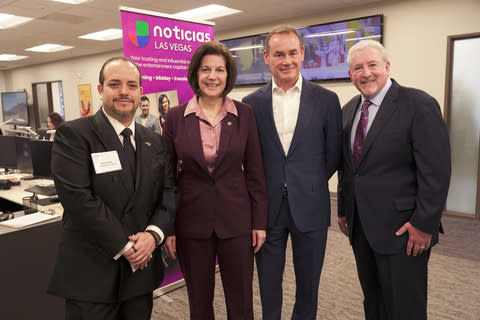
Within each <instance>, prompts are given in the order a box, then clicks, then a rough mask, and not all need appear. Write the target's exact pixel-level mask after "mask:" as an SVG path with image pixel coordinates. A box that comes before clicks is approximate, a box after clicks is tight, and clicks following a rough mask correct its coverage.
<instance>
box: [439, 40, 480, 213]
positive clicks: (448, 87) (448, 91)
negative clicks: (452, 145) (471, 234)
mask: <svg viewBox="0 0 480 320" xmlns="http://www.w3.org/2000/svg"><path fill="white" fill-rule="evenodd" d="M474 38H480V32H475V33H467V34H459V35H452V36H448V38H447V62H446V65H447V70H446V72H445V104H444V106H445V122H446V123H447V127H448V131H449V132H450V130H451V128H450V121H451V115H452V75H453V56H454V47H455V46H454V44H455V41H456V40H466V39H474ZM476 195H477V199H476V200H477V201H476V204H475V215H473V216H472V215H470V214H466V213H462V212H455V211H447V210H445V211H444V213H446V214H450V215H455V216H461V217H467V218H474V219H479V220H480V141H479V145H478V163H477V192H476Z"/></svg>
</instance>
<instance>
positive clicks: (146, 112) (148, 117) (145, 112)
mask: <svg viewBox="0 0 480 320" xmlns="http://www.w3.org/2000/svg"><path fill="white" fill-rule="evenodd" d="M140 109H141V110H142V113H141V114H140V115H138V116H136V117H135V122H136V123H138V124H141V125H142V126H144V127H146V128H149V129H152V130H153V131H155V132H156V133H158V134H160V133H161V132H160V122H159V121H158V118H157V117H155V116H154V115H153V114H150V100H149V99H148V97H147V96H142V97H141V98H140Z"/></svg>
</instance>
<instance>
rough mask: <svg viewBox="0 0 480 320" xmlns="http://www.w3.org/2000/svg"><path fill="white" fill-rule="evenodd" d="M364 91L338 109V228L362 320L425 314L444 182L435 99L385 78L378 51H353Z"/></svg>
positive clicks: (446, 171) (446, 149) (372, 47)
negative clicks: (353, 267) (353, 270)
mask: <svg viewBox="0 0 480 320" xmlns="http://www.w3.org/2000/svg"><path fill="white" fill-rule="evenodd" d="M348 64H349V70H348V73H349V76H350V79H351V80H352V82H353V84H354V85H355V87H356V88H357V89H358V90H359V91H360V93H361V94H360V95H358V96H356V97H354V98H353V99H352V100H350V102H348V103H347V104H346V105H345V106H344V108H343V111H342V118H343V150H342V154H343V157H342V159H343V161H342V166H341V169H340V170H339V182H338V217H339V218H338V224H339V225H340V229H341V230H342V232H343V233H344V234H345V235H347V236H348V237H349V239H350V243H351V244H352V247H353V252H354V255H355V260H356V262H357V271H358V276H359V279H360V284H361V286H362V290H363V294H364V297H365V299H364V309H365V318H366V319H368V320H372V319H374V320H377V319H378V320H380V319H381V320H384V319H388V320H405V319H409V320H417V319H426V318H427V270H428V260H429V257H430V250H431V247H432V246H433V245H435V244H436V243H438V233H439V231H440V232H441V229H442V228H441V223H440V219H441V215H442V210H443V208H444V205H445V201H446V197H447V192H448V187H449V183H450V172H451V165H450V145H449V137H448V131H447V128H446V126H445V123H444V121H443V118H442V114H441V111H440V107H439V105H438V103H437V101H436V100H435V99H434V98H433V97H431V96H430V95H428V94H427V93H425V92H423V91H420V90H417V89H413V88H406V87H403V86H401V85H399V84H398V83H397V82H396V81H395V80H393V79H391V78H390V76H389V75H390V62H389V61H388V57H387V53H386V51H385V49H384V47H383V46H382V45H381V44H380V43H379V42H376V41H373V40H364V41H361V42H359V43H357V44H355V45H353V46H352V47H351V48H350V51H349V53H348Z"/></svg>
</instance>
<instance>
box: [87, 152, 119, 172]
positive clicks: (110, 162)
mask: <svg viewBox="0 0 480 320" xmlns="http://www.w3.org/2000/svg"><path fill="white" fill-rule="evenodd" d="M91 156H92V161H93V167H94V168H95V173H96V174H100V173H107V172H112V171H118V170H122V165H121V163H120V158H119V157H118V153H117V151H115V150H114V151H107V152H95V153H92V154H91Z"/></svg>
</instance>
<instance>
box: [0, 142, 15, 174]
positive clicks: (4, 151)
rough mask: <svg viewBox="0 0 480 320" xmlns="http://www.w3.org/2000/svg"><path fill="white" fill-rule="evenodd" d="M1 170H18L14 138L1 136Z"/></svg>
mask: <svg viewBox="0 0 480 320" xmlns="http://www.w3.org/2000/svg"><path fill="white" fill-rule="evenodd" d="M0 150H1V151H0V168H5V169H16V168H17V154H16V143H15V137H14V136H0Z"/></svg>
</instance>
